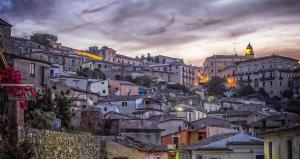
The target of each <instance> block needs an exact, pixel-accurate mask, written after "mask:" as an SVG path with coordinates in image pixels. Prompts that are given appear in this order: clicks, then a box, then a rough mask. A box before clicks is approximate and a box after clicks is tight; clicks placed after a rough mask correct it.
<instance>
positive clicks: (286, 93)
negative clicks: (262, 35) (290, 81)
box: [282, 90, 294, 99]
mask: <svg viewBox="0 0 300 159" xmlns="http://www.w3.org/2000/svg"><path fill="white" fill-rule="evenodd" d="M293 95H294V93H293V91H291V90H285V91H284V92H283V93H282V96H283V97H285V98H288V99H292V98H293Z"/></svg>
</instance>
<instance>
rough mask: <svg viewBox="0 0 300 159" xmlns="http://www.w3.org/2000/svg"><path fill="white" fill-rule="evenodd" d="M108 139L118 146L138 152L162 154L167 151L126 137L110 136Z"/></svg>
mask: <svg viewBox="0 0 300 159" xmlns="http://www.w3.org/2000/svg"><path fill="white" fill-rule="evenodd" d="M109 139H111V140H113V141H115V142H117V143H119V144H122V145H125V146H128V147H132V148H135V149H138V150H140V151H151V152H162V151H166V150H167V149H166V148H164V147H160V146H157V145H154V144H150V143H144V142H141V141H139V140H137V139H135V138H131V137H128V136H110V137H109Z"/></svg>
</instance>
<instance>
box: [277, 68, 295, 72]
mask: <svg viewBox="0 0 300 159" xmlns="http://www.w3.org/2000/svg"><path fill="white" fill-rule="evenodd" d="M278 71H279V72H287V73H291V72H293V70H292V69H289V68H279V69H278Z"/></svg>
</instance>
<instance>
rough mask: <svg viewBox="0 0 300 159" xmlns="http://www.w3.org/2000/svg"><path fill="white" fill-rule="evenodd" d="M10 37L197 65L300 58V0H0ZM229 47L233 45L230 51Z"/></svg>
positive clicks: (1, 10)
mask: <svg viewBox="0 0 300 159" xmlns="http://www.w3.org/2000/svg"><path fill="white" fill-rule="evenodd" d="M0 16H1V18H3V19H5V20H7V21H8V22H10V23H11V24H12V25H13V35H14V36H21V37H28V36H30V35H31V34H32V33H36V32H42V33H50V34H54V35H57V36H58V37H59V41H60V42H61V43H62V44H63V45H65V46H70V47H73V48H77V49H86V48H88V46H91V45H98V46H104V45H106V46H108V47H112V48H114V49H115V50H117V52H119V53H121V54H125V55H128V56H132V57H134V56H136V55H138V56H140V55H141V54H147V53H148V52H149V53H151V54H152V55H157V54H163V55H167V56H172V57H179V58H183V59H184V60H185V61H186V62H188V63H191V64H197V65H201V64H202V62H203V60H204V59H205V57H207V56H210V55H213V54H234V50H236V51H235V52H236V53H238V54H244V48H245V47H246V45H247V44H248V43H249V42H251V44H252V46H253V47H254V49H255V53H256V56H263V55H267V54H273V53H276V54H281V55H285V56H290V57H294V58H298V59H299V58H300V0H1V1H0ZM234 48H235V49H234Z"/></svg>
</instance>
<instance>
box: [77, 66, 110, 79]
mask: <svg viewBox="0 0 300 159" xmlns="http://www.w3.org/2000/svg"><path fill="white" fill-rule="evenodd" d="M77 75H78V76H84V77H86V78H96V79H106V76H105V74H104V73H103V72H102V71H101V70H100V69H99V68H95V69H94V70H91V69H90V68H88V67H85V68H83V69H80V70H77Z"/></svg>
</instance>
